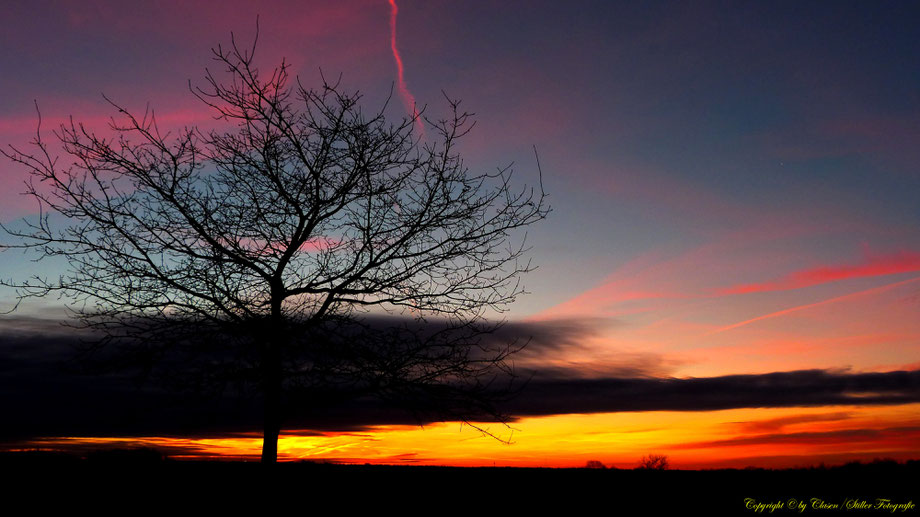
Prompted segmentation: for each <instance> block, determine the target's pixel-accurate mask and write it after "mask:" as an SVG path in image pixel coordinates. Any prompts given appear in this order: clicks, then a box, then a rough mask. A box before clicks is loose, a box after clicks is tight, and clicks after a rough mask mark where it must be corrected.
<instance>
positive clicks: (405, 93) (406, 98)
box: [390, 0, 425, 134]
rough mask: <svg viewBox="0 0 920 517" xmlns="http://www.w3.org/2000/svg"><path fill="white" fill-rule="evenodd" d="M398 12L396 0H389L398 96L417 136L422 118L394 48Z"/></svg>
mask: <svg viewBox="0 0 920 517" xmlns="http://www.w3.org/2000/svg"><path fill="white" fill-rule="evenodd" d="M398 12H399V8H398V7H396V0H390V48H391V49H393V59H394V60H395V61H396V75H397V83H398V86H399V95H400V96H401V97H402V100H403V102H404V103H405V104H406V109H408V110H410V111H411V112H412V118H413V119H414V120H415V128H416V130H417V131H418V132H419V134H424V131H425V127H424V126H423V125H422V118H421V117H420V116H419V112H418V109H416V104H415V96H414V95H412V92H410V91H409V87H408V86H406V79H405V76H404V75H403V62H402V58H401V57H400V56H399V49H398V48H396V13H398Z"/></svg>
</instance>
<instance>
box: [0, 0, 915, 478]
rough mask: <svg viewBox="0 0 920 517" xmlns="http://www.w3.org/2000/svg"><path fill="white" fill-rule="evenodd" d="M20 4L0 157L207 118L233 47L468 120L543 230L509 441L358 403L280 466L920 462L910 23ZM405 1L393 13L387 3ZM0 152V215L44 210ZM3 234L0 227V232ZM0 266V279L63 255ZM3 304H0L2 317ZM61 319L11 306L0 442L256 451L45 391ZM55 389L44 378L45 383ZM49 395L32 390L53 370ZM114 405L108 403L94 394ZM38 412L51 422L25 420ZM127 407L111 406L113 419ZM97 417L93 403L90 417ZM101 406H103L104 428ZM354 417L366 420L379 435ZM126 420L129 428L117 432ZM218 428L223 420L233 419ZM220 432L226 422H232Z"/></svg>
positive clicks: (494, 5)
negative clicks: (149, 122)
mask: <svg viewBox="0 0 920 517" xmlns="http://www.w3.org/2000/svg"><path fill="white" fill-rule="evenodd" d="M133 4H134V3H132V2H114V1H93V0H86V1H82V2H52V1H41V0H37V1H33V2H28V3H26V2H14V3H11V4H10V5H5V6H4V7H3V9H2V12H3V16H2V22H0V23H2V24H3V31H2V32H0V41H2V45H3V48H4V50H5V52H2V53H0V92H2V97H0V144H2V145H4V146H6V145H8V144H14V145H17V146H20V147H24V146H25V145H26V144H27V142H28V141H29V140H30V139H31V138H33V136H34V134H35V129H36V124H37V121H38V117H37V114H36V110H35V103H37V104H38V107H39V109H40V111H41V115H42V129H43V130H44V131H45V133H44V135H45V138H46V139H51V138H52V137H51V134H50V129H53V128H54V127H55V126H56V125H57V124H60V123H61V122H64V121H66V120H68V117H70V116H73V117H74V120H76V121H82V122H85V123H86V124H87V125H88V126H90V127H94V128H98V129H99V130H104V129H105V127H106V124H107V121H108V120H109V117H111V116H113V115H117V113H115V112H114V111H113V108H112V107H111V106H110V105H109V104H108V103H107V102H106V101H105V99H104V98H103V97H102V94H105V95H106V96H107V97H108V98H110V99H112V100H114V101H116V102H118V103H119V104H120V105H122V106H125V107H126V108H128V109H129V110H132V111H137V112H141V113H142V112H143V111H144V109H145V107H146V106H148V105H149V106H150V107H151V108H152V109H154V110H155V112H156V115H157V119H158V121H159V122H160V125H161V126H162V127H170V128H181V127H182V126H185V125H198V126H201V127H217V124H218V122H215V121H214V120H213V118H212V113H211V112H209V110H208V108H207V107H206V106H204V105H203V104H201V102H200V101H199V100H198V99H196V98H195V97H194V96H193V95H191V94H190V93H189V88H188V86H189V81H191V82H192V84H202V83H203V77H204V70H205V68H206V67H209V66H214V64H213V61H211V59H210V56H211V55H210V48H211V47H213V46H216V45H217V44H226V43H228V42H229V36H230V32H231V31H233V32H234V34H235V35H236V36H237V37H238V38H240V40H241V41H245V42H251V40H252V37H253V35H254V33H255V20H256V16H257V15H258V17H259V26H260V36H259V42H258V50H257V59H256V61H257V63H258V64H259V65H260V66H261V67H262V68H263V69H270V68H272V67H274V66H276V65H278V64H279V63H280V60H281V58H282V57H283V58H285V59H286V60H287V61H288V62H290V63H291V64H292V69H293V71H295V72H296V73H297V74H299V75H300V78H301V80H302V82H303V83H304V84H305V85H317V84H318V81H319V80H320V70H322V74H323V75H325V76H326V77H337V76H338V75H339V74H341V75H342V83H343V84H344V85H346V86H347V87H348V88H350V89H359V90H361V91H362V92H364V94H365V97H364V100H365V102H366V103H367V105H368V106H369V107H376V106H379V105H380V103H381V102H383V100H384V99H385V98H386V96H387V94H388V93H389V92H390V91H391V88H392V89H393V91H394V99H395V100H396V101H398V102H392V103H391V106H390V108H389V112H388V113H389V114H390V115H392V116H394V117H403V116H410V115H411V114H412V113H413V109H414V108H413V104H412V103H413V101H414V102H415V103H416V106H418V107H419V108H421V107H425V113H426V114H430V115H432V116H435V117H437V115H439V114H443V113H445V110H446V104H445V102H444V94H442V91H443V92H445V93H446V94H447V95H449V96H450V97H452V98H459V99H462V105H461V106H462V107H463V108H465V109H467V110H469V111H471V112H474V113H475V114H476V120H477V124H476V127H475V128H474V130H473V131H472V133H470V135H469V136H468V137H467V138H465V141H464V142H463V145H462V148H461V152H462V153H463V154H464V157H465V159H466V162H467V165H469V166H470V168H471V169H474V170H477V171H480V170H481V171H485V170H495V168H496V167H500V166H505V165H508V164H509V163H513V164H514V170H515V181H516V182H518V184H520V185H524V184H529V185H533V184H535V183H536V182H538V181H539V176H538V171H537V164H536V160H535V157H534V147H536V149H537V151H538V153H539V160H540V165H541V168H542V180H543V184H544V187H545V190H546V192H547V193H548V194H549V202H550V204H551V205H552V208H553V211H552V213H551V214H550V215H549V217H548V218H547V219H546V220H545V221H543V222H542V223H541V224H539V225H537V226H534V227H533V228H531V229H530V231H529V233H528V236H527V239H528V242H529V244H530V245H531V246H532V252H531V256H532V258H533V261H534V263H535V264H536V265H538V266H539V269H537V270H536V271H534V272H533V273H531V274H529V275H528V276H526V278H525V279H524V281H525V284H526V287H527V290H528V291H529V293H530V294H528V295H526V296H523V297H521V298H519V299H518V300H517V301H516V302H515V303H514V304H513V305H511V306H510V307H509V310H508V312H507V313H505V314H504V317H506V318H507V319H508V320H509V322H510V325H509V329H510V330H509V332H515V333H517V334H516V335H520V336H533V343H532V344H533V346H532V347H530V348H529V349H527V350H525V352H523V353H522V354H521V356H520V357H519V359H518V360H517V361H516V365H517V366H519V367H520V368H523V369H525V370H526V369H530V370H532V371H533V372H537V374H538V375H536V376H535V377H534V382H533V391H532V392H531V393H530V394H529V395H528V394H525V395H523V396H522V399H521V400H519V401H518V402H516V403H515V404H516V405H515V404H512V405H511V407H510V408H509V411H510V412H511V414H512V416H513V417H514V418H515V420H514V421H513V422H511V424H510V427H506V426H502V425H501V424H495V423H486V424H481V426H482V427H484V428H487V429H488V430H489V431H490V432H492V433H494V434H496V435H497V436H499V437H500V438H502V439H504V440H506V441H510V442H511V443H510V444H508V443H503V442H502V441H499V440H496V439H494V438H491V437H488V436H484V435H483V434H482V433H481V432H479V431H477V430H476V429H474V428H471V427H469V426H465V425H461V424H460V423H458V422H443V423H438V422H426V423H425V425H424V426H421V427H420V426H418V425H413V424H412V421H411V419H407V418H396V419H388V418H383V417H380V416H379V415H377V414H373V415H371V413H370V412H368V413H366V414H365V413H363V412H361V411H360V410H355V411H354V412H353V413H351V414H350V415H349V416H348V418H344V419H339V420H334V421H333V420H330V421H329V422H325V423H323V424H322V425H319V424H317V425H316V426H314V428H303V429H289V430H285V433H286V434H285V436H284V437H283V438H282V440H281V445H280V448H279V450H280V454H281V457H283V458H284V459H295V458H304V459H323V460H331V461H345V462H359V463H365V462H371V463H421V464H448V465H493V464H495V465H512V466H519V465H520V466H581V465H584V464H585V462H586V461H588V460H597V461H601V462H603V463H605V464H607V465H616V466H619V467H631V466H635V464H636V463H637V462H638V460H639V458H640V457H642V456H643V455H646V454H649V453H658V454H666V455H668V456H669V458H670V460H671V463H672V465H673V466H675V467H678V468H701V467H719V466H733V467H743V466H747V465H755V466H766V467H774V466H794V465H812V464H817V463H819V462H825V463H831V464H833V463H842V462H845V461H850V460H853V459H860V460H871V459H873V458H876V457H892V458H897V459H907V458H917V457H918V451H920V413H918V410H920V317H918V316H920V165H918V164H920V66H918V64H920V37H918V36H920V34H918V29H917V27H920V4H916V3H909V2H830V1H827V2H814V1H810V2H802V1H791V2H780V1H777V2H753V1H752V2H731V3H725V2H697V1H694V2H614V1H579V2H550V1H543V0H534V1H526V2H525V1H501V2H498V1H496V2H487V1H462V2H458V1H453V2H448V1H446V0H443V1H442V0H436V1H432V0H397V2H396V4H393V3H392V2H388V1H387V0H354V1H351V0H349V1H334V2H333V1H326V2H322V1H318V0H311V1H303V0H298V1H293V0H292V1H287V2H271V1H265V2H258V3H255V2H243V1H222V2H170V1H163V2H148V3H145V4H143V5H137V6H136V5H133ZM397 4H398V10H397V9H396V6H397ZM26 178H27V172H26V171H25V170H24V169H22V168H21V167H19V166H17V165H16V164H13V163H11V162H9V161H8V160H3V161H0V221H2V222H3V223H4V224H7V225H8V224H13V225H15V224H17V223H16V221H18V220H20V219H21V218H23V217H27V218H28V217H34V216H35V215H36V205H35V202H34V200H32V199H30V198H29V197H27V196H22V195H19V193H20V192H22V191H23V190H24V187H23V181H24V180H25V179H26ZM3 239H5V237H0V242H3ZM29 258H30V257H29V256H27V255H22V254H21V253H18V252H16V251H15V250H7V251H5V252H3V253H2V254H0V277H3V278H18V279H21V278H22V277H24V276H26V275H28V274H30V273H39V274H48V275H55V276H56V275H57V271H59V268H61V267H63V265H64V264H62V263H55V262H47V263H39V264H35V263H32V262H30V261H29ZM13 303H14V296H13V293H12V292H11V291H10V290H9V289H6V290H0V310H8V309H9V308H11V307H12V306H13ZM62 303H63V302H62V301H60V300H57V299H48V300H41V301H35V300H33V301H30V302H29V303H27V304H24V305H23V306H22V307H20V309H19V310H17V311H16V312H14V313H11V314H8V315H5V316H0V360H2V364H4V365H6V366H4V368H2V369H0V412H3V413H4V420H7V421H9V422H17V423H16V424H11V425H10V426H5V427H6V428H5V429H4V430H3V431H2V434H0V445H3V447H5V448H7V449H9V448H13V449H16V448H30V447H31V448H34V447H47V448H57V447H71V448H72V447H88V446H91V445H93V444H96V443H105V444H112V443H118V444H123V443H128V444H146V445H153V446H158V447H162V448H164V450H166V451H168V453H170V454H174V455H177V456H183V455H185V456H199V455H204V456H230V457H257V456H258V453H259V446H260V445H261V442H260V438H259V436H260V435H259V434H258V433H257V432H255V431H256V429H253V432H252V433H247V432H241V431H234V432H233V433H230V432H225V433H222V432H221V429H220V428H219V426H218V427H217V428H215V427H213V426H211V427H208V428H207V429H206V430H205V428H204V427H201V426H198V427H196V425H177V426H175V427H170V425H169V422H151V421H150V420H149V419H147V420H145V419H144V418H143V417H137V416H136V415H134V416H130V417H122V416H119V415H112V414H107V412H109V409H108V408H109V407H110V406H107V405H106V404H108V403H109V402H111V401H113V400H122V399H124V400H130V397H129V392H130V390H128V389H126V390H127V391H124V392H123V393H122V392H118V393H115V391H117V389H121V388H115V387H113V386H115V384H114V381H113V380H112V379H103V380H87V379H83V378H77V377H74V376H71V375H70V374H66V375H65V374H61V375H60V376H59V377H55V376H54V375H51V374H47V372H49V371H52V370H51V369H53V368H56V366H55V365H56V364H57V363H55V361H59V360H61V358H62V357H64V352H63V350H64V349H65V348H66V346H65V345H66V344H67V343H68V341H67V340H68V339H69V336H68V335H67V334H66V332H64V331H62V329H60V328H58V327H57V326H56V324H55V323H54V322H56V321H58V320H59V319H60V318H62V317H63V314H64V312H63V311H62V309H61V306H62ZM53 371H57V370H53ZM49 375H51V376H49ZM112 404H114V402H112ZM39 406H40V407H42V408H43V409H42V410H41V411H38V410H36V409H35V408H36V407H39ZM130 412H131V411H129V413H130ZM109 413H110V412H109ZM100 415H102V416H100ZM368 415H370V416H368ZM135 417H136V418H135ZM228 429H229V427H228ZM234 429H235V428H234Z"/></svg>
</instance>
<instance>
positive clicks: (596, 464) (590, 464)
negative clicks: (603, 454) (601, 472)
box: [585, 460, 607, 469]
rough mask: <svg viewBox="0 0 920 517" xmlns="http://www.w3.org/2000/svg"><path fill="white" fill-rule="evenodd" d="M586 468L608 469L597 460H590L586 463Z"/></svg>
mask: <svg viewBox="0 0 920 517" xmlns="http://www.w3.org/2000/svg"><path fill="white" fill-rule="evenodd" d="M585 468H586V469H605V468H607V466H606V465H604V464H603V463H601V462H600V461H597V460H588V462H587V463H585Z"/></svg>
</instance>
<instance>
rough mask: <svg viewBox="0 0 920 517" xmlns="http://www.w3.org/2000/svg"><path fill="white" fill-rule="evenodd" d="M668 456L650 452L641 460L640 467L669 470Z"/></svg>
mask: <svg viewBox="0 0 920 517" xmlns="http://www.w3.org/2000/svg"><path fill="white" fill-rule="evenodd" d="M669 466H670V465H669V464H668V457H667V456H665V455H663V454H649V455H648V456H645V457H643V458H642V459H641V460H639V468H640V469H642V470H667V469H668V467H669Z"/></svg>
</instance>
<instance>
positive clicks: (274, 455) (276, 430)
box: [262, 333, 281, 464]
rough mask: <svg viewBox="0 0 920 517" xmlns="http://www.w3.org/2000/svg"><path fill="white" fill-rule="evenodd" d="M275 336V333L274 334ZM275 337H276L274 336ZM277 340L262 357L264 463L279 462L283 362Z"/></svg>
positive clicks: (271, 342) (272, 340)
mask: <svg viewBox="0 0 920 517" xmlns="http://www.w3.org/2000/svg"><path fill="white" fill-rule="evenodd" d="M273 334H274V333H273ZM272 337H274V336H272ZM280 359H281V358H280V354H279V350H278V346H277V340H276V339H271V340H270V343H268V344H267V345H266V347H265V350H264V352H263V356H262V376H263V378H262V379H263V380H262V383H263V384H262V392H263V404H264V408H263V416H262V418H263V422H262V423H263V426H262V463H263V464H274V463H276V462H277V461H278V435H279V434H280V432H281V360H280Z"/></svg>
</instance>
